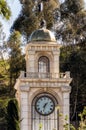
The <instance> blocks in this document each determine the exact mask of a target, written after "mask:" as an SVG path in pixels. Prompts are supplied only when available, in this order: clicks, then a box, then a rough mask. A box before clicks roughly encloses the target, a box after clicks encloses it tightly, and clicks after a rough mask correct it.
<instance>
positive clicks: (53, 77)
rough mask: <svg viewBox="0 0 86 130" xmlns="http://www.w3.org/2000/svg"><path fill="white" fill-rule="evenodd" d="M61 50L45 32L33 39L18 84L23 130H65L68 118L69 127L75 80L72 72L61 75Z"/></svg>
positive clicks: (46, 31) (52, 35)
mask: <svg viewBox="0 0 86 130" xmlns="http://www.w3.org/2000/svg"><path fill="white" fill-rule="evenodd" d="M60 47H61V45H60V44H58V41H56V39H55V36H54V34H53V33H52V32H51V31H49V30H48V29H45V28H41V29H38V30H35V31H34V32H33V33H32V34H31V36H30V38H29V42H28V43H27V45H26V50H25V52H26V56H25V59H26V72H23V71H22V72H21V74H20V76H19V78H18V79H17V81H16V84H15V89H16V90H17V93H16V97H17V99H18V101H19V106H20V118H21V120H22V121H21V122H20V127H21V130H63V129H64V128H63V125H64V118H65V116H66V115H67V116H68V123H69V112H70V111H69V107H70V106H69V95H70V90H71V87H70V85H69V84H70V82H71V78H70V73H69V72H65V73H60V72H59V55H60ZM60 113H62V115H63V116H59V114H60Z"/></svg>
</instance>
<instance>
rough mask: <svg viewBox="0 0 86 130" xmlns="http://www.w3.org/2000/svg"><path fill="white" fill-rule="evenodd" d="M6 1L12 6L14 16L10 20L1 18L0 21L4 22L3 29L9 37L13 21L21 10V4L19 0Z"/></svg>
mask: <svg viewBox="0 0 86 130" xmlns="http://www.w3.org/2000/svg"><path fill="white" fill-rule="evenodd" d="M6 1H7V3H8V5H9V6H10V8H11V12H12V16H11V18H10V20H9V21H7V20H5V19H2V18H0V21H1V23H2V24H3V29H4V32H5V34H6V39H7V38H8V36H9V34H10V27H11V26H12V24H13V21H14V20H15V19H16V18H17V17H18V15H19V13H20V11H21V4H20V3H19V0H6Z"/></svg>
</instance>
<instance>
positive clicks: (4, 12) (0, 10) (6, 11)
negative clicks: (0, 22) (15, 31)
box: [0, 0, 11, 20]
mask: <svg viewBox="0 0 86 130" xmlns="http://www.w3.org/2000/svg"><path fill="white" fill-rule="evenodd" d="M0 14H1V16H2V17H3V18H5V19H7V20H9V18H10V16H11V11H10V8H9V6H8V5H7V2H6V0H0Z"/></svg>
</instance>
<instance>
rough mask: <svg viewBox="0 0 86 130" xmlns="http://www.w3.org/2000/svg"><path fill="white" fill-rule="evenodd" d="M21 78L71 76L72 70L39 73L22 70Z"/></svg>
mask: <svg viewBox="0 0 86 130" xmlns="http://www.w3.org/2000/svg"><path fill="white" fill-rule="evenodd" d="M20 78H29V79H54V78H70V72H69V71H67V72H65V73H39V72H24V71H21V74H20Z"/></svg>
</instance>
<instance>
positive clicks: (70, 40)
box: [55, 0, 86, 45]
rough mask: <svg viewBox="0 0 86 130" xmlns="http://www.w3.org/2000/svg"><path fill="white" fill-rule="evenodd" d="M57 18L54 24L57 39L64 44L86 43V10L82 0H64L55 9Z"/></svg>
mask: <svg viewBox="0 0 86 130" xmlns="http://www.w3.org/2000/svg"><path fill="white" fill-rule="evenodd" d="M58 12H59V14H60V15H58V16H59V18H58V19H57V20H56V22H55V31H56V37H57V39H60V40H61V42H63V43H64V44H67V45H68V44H76V43H77V44H78V43H80V42H81V43H82V42H85V41H86V10H85V9H84V1H83V0H65V2H64V3H62V4H61V5H60V8H59V9H57V13H58Z"/></svg>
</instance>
